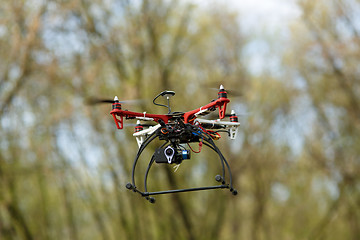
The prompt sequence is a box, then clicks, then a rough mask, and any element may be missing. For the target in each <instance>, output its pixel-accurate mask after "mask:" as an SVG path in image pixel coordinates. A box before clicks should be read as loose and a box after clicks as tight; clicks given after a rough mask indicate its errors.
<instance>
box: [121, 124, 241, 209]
mask: <svg viewBox="0 0 360 240" xmlns="http://www.w3.org/2000/svg"><path fill="white" fill-rule="evenodd" d="M189 131H190V132H191V134H194V136H199V138H201V139H202V141H203V144H204V145H206V146H207V147H209V148H211V149H212V150H213V151H215V152H216V153H217V154H218V156H219V158H220V162H221V166H222V175H216V176H215V180H216V181H217V182H219V183H221V184H220V185H215V186H206V187H194V188H185V189H172V190H165V191H155V192H149V191H148V188H147V177H148V174H149V171H150V169H151V166H152V165H153V163H154V162H157V163H159V160H156V159H155V156H156V155H155V154H154V155H153V156H152V158H151V160H150V162H149V164H148V166H147V169H146V172H145V177H144V191H141V190H139V189H138V188H137V187H136V185H135V168H136V164H137V162H138V159H139V157H140V155H141V154H142V152H143V151H144V149H145V148H146V146H147V145H149V144H150V143H151V142H152V141H153V140H155V139H156V138H158V137H159V138H160V139H161V140H165V143H164V144H163V145H162V146H161V147H160V149H162V148H164V147H165V146H166V145H168V146H167V147H166V148H165V150H166V149H168V148H169V146H171V144H169V141H170V142H173V141H172V140H171V139H164V136H163V133H162V132H161V129H158V130H157V131H155V132H154V133H152V134H151V135H149V136H148V137H147V138H146V139H145V141H144V142H143V144H142V145H141V146H140V148H139V150H138V153H137V155H136V157H135V160H134V164H133V169H132V183H127V184H126V188H127V189H129V190H132V191H133V192H136V193H139V194H140V195H141V196H142V197H144V198H145V199H147V200H148V201H149V202H150V203H155V198H154V197H152V196H154V195H162V194H170V193H181V192H193V191H203V190H212V189H229V190H230V192H232V194H233V195H237V193H238V192H237V190H235V189H234V188H233V186H232V175H231V170H230V166H229V164H228V162H227V161H226V159H225V158H224V156H223V155H222V153H221V152H220V150H219V148H218V147H217V146H216V145H215V143H214V141H213V140H212V138H211V136H209V135H208V134H207V133H206V132H204V131H201V129H200V128H196V129H191V130H189ZM165 155H166V153H165ZM173 159H174V160H170V159H169V160H168V163H179V162H176V161H177V160H175V158H173ZM184 159H187V158H184ZM161 161H162V160H160V162H161ZM171 161H174V162H171ZM180 162H181V160H180ZM225 168H226V169H227V171H228V173H229V183H228V184H227V183H226V181H225Z"/></svg>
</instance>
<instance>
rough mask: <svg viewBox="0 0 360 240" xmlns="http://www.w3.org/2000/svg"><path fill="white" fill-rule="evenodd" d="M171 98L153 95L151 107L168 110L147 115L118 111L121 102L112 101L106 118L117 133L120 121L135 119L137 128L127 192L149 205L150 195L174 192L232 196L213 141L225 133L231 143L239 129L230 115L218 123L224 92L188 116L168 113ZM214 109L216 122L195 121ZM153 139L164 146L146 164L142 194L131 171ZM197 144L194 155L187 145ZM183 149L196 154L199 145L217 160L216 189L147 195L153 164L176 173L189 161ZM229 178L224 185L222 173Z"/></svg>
mask: <svg viewBox="0 0 360 240" xmlns="http://www.w3.org/2000/svg"><path fill="white" fill-rule="evenodd" d="M173 95H175V92H173V91H164V92H161V93H160V94H159V95H157V96H156V97H155V98H154V100H153V103H154V104H155V105H158V106H163V107H167V108H168V110H169V111H168V114H149V113H146V112H143V113H139V112H132V111H128V110H122V108H121V102H120V101H119V100H118V98H117V97H115V99H114V102H113V104H112V111H111V112H110V114H111V115H112V116H113V118H114V121H115V124H116V126H117V128H118V129H122V128H123V126H124V120H131V119H136V120H137V125H136V127H135V133H134V134H133V136H134V137H136V141H137V144H138V146H139V149H138V152H137V154H136V157H135V160H134V164H133V169H132V182H131V183H128V184H126V187H127V188H128V189H129V190H133V191H134V192H137V193H139V194H140V195H141V196H143V197H145V198H146V199H148V200H149V201H150V202H152V203H153V202H155V199H154V198H153V197H151V196H152V195H158V194H168V193H176V192H189V191H199V190H209V189H219V188H225V189H230V191H231V192H232V193H233V194H234V195H236V194H237V191H236V190H235V189H234V188H233V186H232V176H231V170H230V166H229V164H228V162H227V161H226V159H225V158H224V156H223V155H222V153H221V152H220V150H219V149H218V147H217V146H216V145H215V143H214V140H218V139H219V138H220V137H221V136H220V134H219V132H227V133H228V135H229V137H230V139H235V137H236V133H237V129H238V127H239V125H240V123H239V122H238V118H237V116H236V115H235V112H234V111H232V112H231V115H230V119H229V120H230V121H222V119H224V118H225V117H227V115H226V107H227V104H228V103H229V102H230V100H229V99H228V98H227V92H226V90H225V89H224V87H223V86H222V85H221V86H220V89H219V92H218V98H217V99H215V100H213V101H211V102H210V103H209V104H207V105H205V106H202V107H200V108H198V109H194V110H192V111H189V112H171V108H170V103H169V102H170V97H171V96H173ZM160 96H163V97H165V98H166V100H167V105H163V104H158V103H156V102H155V101H156V100H157V98H159V97H160ZM216 109H218V112H219V119H216V120H208V119H202V118H199V117H201V116H205V115H208V114H209V113H211V112H214V111H215V110H216ZM140 121H150V122H155V123H156V125H154V126H149V125H147V124H141V122H140ZM155 139H158V140H160V141H162V142H164V143H163V144H162V145H161V147H159V148H157V149H156V150H155V152H154V154H153V156H152V158H151V160H150V162H149V164H148V167H147V169H146V173H145V177H144V191H141V190H139V189H138V187H137V186H136V184H135V169H136V165H137V162H138V160H139V157H140V155H141V154H142V152H143V151H144V149H145V148H146V147H147V146H148V145H149V144H150V143H151V142H152V141H154V140H155ZM194 142H196V143H199V151H198V152H196V151H194V150H193V149H192V148H191V146H190V145H189V143H194ZM184 145H187V146H188V147H189V148H190V149H191V150H192V151H193V152H194V153H199V152H200V151H201V148H202V146H203V145H205V146H207V147H209V148H210V149H212V150H213V151H214V152H216V153H217V155H218V156H219V159H220V162H221V166H222V171H221V174H220V175H216V177H215V180H216V181H218V182H220V183H221V184H220V185H216V186H208V187H197V188H187V189H173V190H167V191H158V192H149V191H148V189H147V177H148V174H149V171H150V168H151V166H152V165H153V163H154V162H155V163H157V164H177V165H176V166H175V168H176V170H177V167H178V166H179V164H181V162H182V161H183V160H188V159H190V157H191V151H190V149H187V148H186V147H184ZM226 170H227V172H228V174H229V183H228V184H227V183H226V180H225V172H226Z"/></svg>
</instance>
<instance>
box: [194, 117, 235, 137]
mask: <svg viewBox="0 0 360 240" xmlns="http://www.w3.org/2000/svg"><path fill="white" fill-rule="evenodd" d="M195 121H196V122H199V123H200V124H201V123H207V124H212V125H213V126H223V127H224V128H226V129H229V130H230V139H235V138H236V135H237V132H238V127H239V126H240V123H239V122H229V121H221V120H220V119H217V120H207V119H201V118H198V119H196V120H195Z"/></svg>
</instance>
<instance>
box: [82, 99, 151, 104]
mask: <svg viewBox="0 0 360 240" xmlns="http://www.w3.org/2000/svg"><path fill="white" fill-rule="evenodd" d="M114 102H115V100H113V99H102V98H89V99H87V100H86V104H87V105H96V104H102V103H114ZM142 102H144V100H141V99H134V100H123V101H119V103H128V104H139V103H142Z"/></svg>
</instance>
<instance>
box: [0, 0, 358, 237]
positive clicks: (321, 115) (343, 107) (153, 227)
mask: <svg viewBox="0 0 360 240" xmlns="http://www.w3.org/2000/svg"><path fill="white" fill-rule="evenodd" d="M0 2H1V7H0V16H1V18H0V136H1V137H0V239H75V240H76V239H174V240H176V239H204V240H205V239H220V238H221V239H225V240H226V239H229V240H230V239H254V240H257V239H353V240H355V239H359V237H360V207H359V206H360V68H359V66H360V65H359V62H360V61H359V60H360V2H359V1H358V0H318V1H312V0H297V1H285V0H272V1H270V0H268V1H261V0H257V1H251V2H250V1H246V0H241V1H190V0H187V1H185V0H183V1H180V0H178V1H176V0H154V1H149V0H134V1H128V0H101V1H100V0H71V1H67V0H61V1H60V0H59V1H41V0H12V1H7V0H1V1H0ZM220 84H223V85H224V86H225V88H226V89H230V90H233V91H234V93H235V94H233V95H230V99H231V102H230V106H229V111H230V110H231V109H235V110H236V112H237V113H238V114H239V121H240V123H241V126H240V128H239V134H238V137H237V139H236V140H234V141H231V140H228V138H227V137H226V136H224V135H223V138H222V139H221V140H220V141H218V142H217V144H218V146H219V147H220V149H221V150H222V152H223V154H224V155H225V157H226V158H227V160H228V161H229V163H230V165H231V168H232V171H233V176H234V178H235V180H234V181H235V183H234V185H235V187H236V188H237V190H238V192H239V194H238V195H237V196H232V195H231V194H230V193H229V191H220V190H214V191H204V192H192V193H182V194H174V195H164V196H158V197H157V202H156V204H150V203H149V202H148V201H146V200H144V199H143V198H141V197H140V196H139V195H138V194H134V193H132V192H130V191H128V190H126V188H125V184H126V183H127V182H128V181H129V180H130V177H131V176H130V175H129V174H130V170H131V166H132V163H133V159H134V157H135V154H136V151H137V144H136V141H135V139H134V138H133V137H132V133H133V127H127V128H125V129H124V130H122V131H120V130H117V129H116V127H115V124H114V122H113V120H112V117H111V115H109V111H110V109H111V106H110V105H109V104H105V105H96V106H89V105H87V104H86V102H87V100H88V99H89V98H91V97H104V98H113V97H114V96H115V95H117V96H118V97H119V98H120V99H121V100H122V99H126V100H132V99H144V101H141V102H136V104H133V103H131V102H130V103H129V104H124V105H123V108H124V109H131V110H134V111H141V112H143V111H147V112H151V113H165V112H166V109H165V108H159V107H156V106H154V105H152V104H151V100H152V99H153V97H154V96H156V95H157V94H158V93H159V92H161V91H163V90H173V91H176V95H175V96H174V97H173V98H172V109H173V111H188V110H192V109H195V108H198V107H199V106H202V105H205V104H207V103H208V102H209V101H210V100H211V99H214V98H217V92H216V91H214V90H213V89H212V88H218V87H219V85H220ZM152 151H153V149H152V148H151V147H149V148H148V149H147V151H146V153H145V155H146V156H145V157H144V163H145V164H146V163H147V162H148V160H149V157H150V156H151V154H152ZM214 158H216V156H214V154H211V152H209V151H204V153H203V154H201V155H198V156H196V157H195V156H194V158H193V159H192V161H187V162H184V163H183V164H182V166H180V168H179V170H178V171H177V172H176V173H173V170H171V168H170V170H169V168H167V167H166V166H156V167H154V170H152V172H150V175H149V187H150V188H151V189H153V190H165V189H170V188H173V187H184V186H185V187H186V186H187V187H194V186H204V185H213V184H214V182H215V181H214V176H215V174H217V173H218V171H219V167H220V166H219V165H218V163H217V162H216V160H213V159H214ZM138 173H139V176H140V177H142V176H143V172H141V170H139V172H138ZM139 179H141V178H139Z"/></svg>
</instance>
